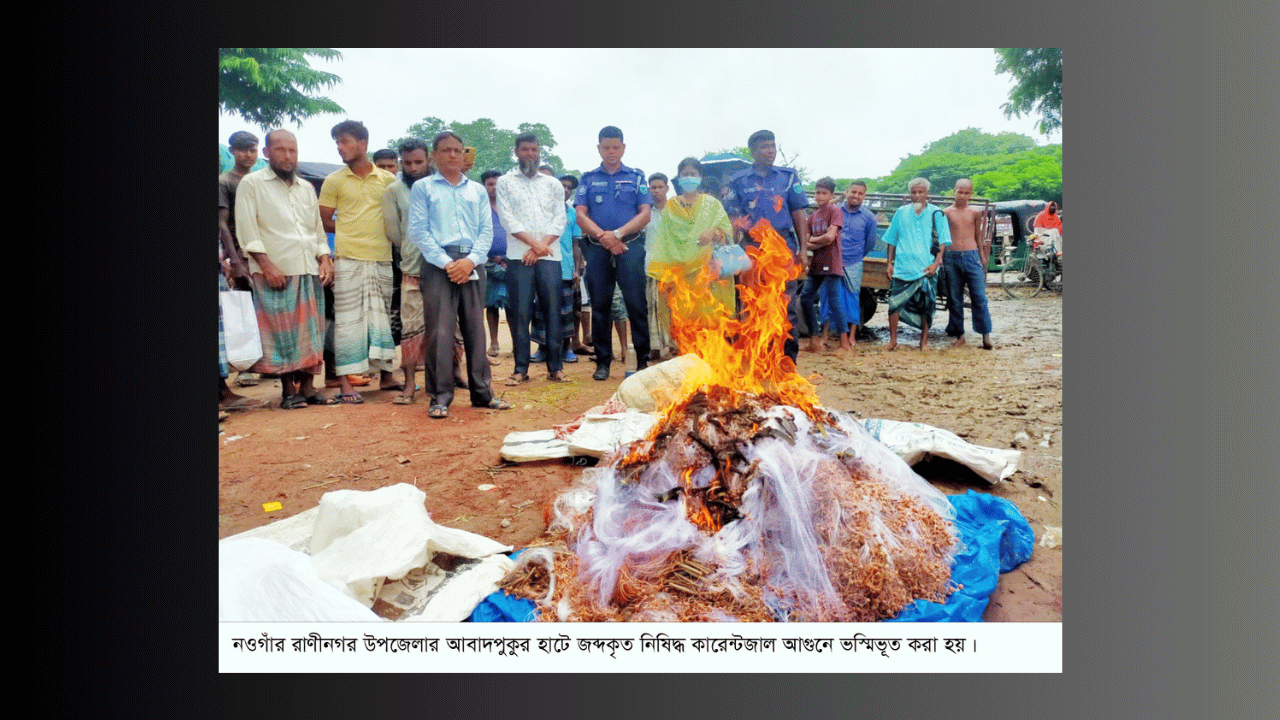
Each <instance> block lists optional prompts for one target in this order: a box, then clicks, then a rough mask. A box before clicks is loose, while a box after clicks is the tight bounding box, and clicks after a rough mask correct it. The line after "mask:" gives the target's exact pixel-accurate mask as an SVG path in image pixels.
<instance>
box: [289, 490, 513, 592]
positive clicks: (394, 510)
mask: <svg viewBox="0 0 1280 720" xmlns="http://www.w3.org/2000/svg"><path fill="white" fill-rule="evenodd" d="M426 499H427V496H426V493H424V492H422V491H421V490H419V489H417V488H415V487H413V486H412V485H407V484H404V483H400V484H398V485H392V486H389V487H385V488H380V489H378V490H373V491H371V492H361V491H357V490H337V491H334V492H330V493H325V495H324V496H323V497H322V498H320V509H319V512H318V513H317V515H316V524H315V528H314V530H313V532H312V536H311V546H310V547H311V559H312V561H313V562H314V563H315V565H316V571H317V574H318V575H319V576H320V577H321V578H323V579H325V580H327V581H329V582H330V583H331V584H333V585H334V586H335V587H338V588H340V589H345V590H346V591H347V592H349V593H351V596H352V597H354V598H355V599H356V600H359V601H360V602H361V603H362V604H363V605H365V606H366V607H372V606H373V602H374V600H375V599H376V598H377V596H378V591H379V590H380V589H381V587H382V583H383V582H384V581H386V580H387V579H388V578H390V579H393V580H394V579H398V578H402V577H404V576H405V575H406V574H407V573H408V572H409V571H410V570H413V569H414V568H418V567H422V566H424V565H426V564H427V562H428V561H429V560H430V559H431V555H432V553H435V552H444V553H448V554H450V555H457V556H460V557H468V558H480V557H487V556H489V555H493V554H495V553H502V552H507V551H510V550H511V546H510V545H503V544H502V543H499V542H497V541H496V540H491V539H489V538H487V537H484V536H483V535H477V534H475V533H470V532H466V531H465V530H458V529H455V528H446V527H442V526H440V525H437V524H436V523H435V522H433V521H432V520H431V516H430V515H429V514H428V513H427V509H426V507H425V505H424V503H425V502H426Z"/></svg>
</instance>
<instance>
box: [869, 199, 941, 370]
mask: <svg viewBox="0 0 1280 720" xmlns="http://www.w3.org/2000/svg"><path fill="white" fill-rule="evenodd" d="M907 190H908V192H909V193H910V195H911V203H910V204H908V205H903V206H902V207H900V208H898V211H897V212H895V213H894V214H893V220H892V221H891V222H890V223H889V229H888V230H886V231H885V234H884V242H885V244H886V245H888V246H889V248H888V251H889V264H888V265H887V266H886V267H885V272H886V273H887V274H888V276H889V348H888V349H889V350H893V349H895V348H897V347H898V318H899V317H901V318H902V319H904V320H906V321H907V322H908V323H909V324H911V325H914V326H916V327H918V328H920V349H921V350H924V348H925V345H926V343H927V342H928V340H929V326H930V325H932V324H933V310H934V307H935V306H936V304H937V296H936V294H935V291H934V287H933V283H934V275H936V274H937V272H938V267H939V266H940V265H941V264H942V253H941V252H939V253H938V255H937V257H935V256H934V255H933V253H932V251H931V247H932V245H933V238H934V237H937V239H938V245H939V246H940V247H945V246H947V245H950V244H951V229H950V227H949V226H948V224H947V216H946V215H945V214H943V212H942V208H940V207H938V206H936V205H932V204H930V203H929V181H928V180H926V179H924V178H922V177H918V178H916V179H914V180H912V181H911V182H909V183H907Z"/></svg>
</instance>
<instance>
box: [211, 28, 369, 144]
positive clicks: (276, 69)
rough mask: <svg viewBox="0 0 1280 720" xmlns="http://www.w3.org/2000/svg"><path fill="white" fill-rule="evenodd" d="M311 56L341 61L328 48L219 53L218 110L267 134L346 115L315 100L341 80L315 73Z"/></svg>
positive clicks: (222, 50) (333, 104) (226, 50)
mask: <svg viewBox="0 0 1280 720" xmlns="http://www.w3.org/2000/svg"><path fill="white" fill-rule="evenodd" d="M309 56H314V57H319V58H324V59H326V60H328V59H341V58H342V53H340V52H338V51H337V50H330V49H328V48H218V109H219V110H220V111H223V112H228V113H235V114H237V115H239V116H240V117H242V118H244V119H245V120H246V121H248V122H251V123H254V124H256V125H258V126H259V127H261V128H262V129H263V130H264V131H266V130H271V129H274V128H277V127H280V124H281V123H282V122H283V121H284V119H285V118H286V117H287V118H288V119H289V120H290V121H291V122H292V123H293V124H295V125H300V124H301V123H302V121H303V120H304V119H306V118H309V117H311V116H313V115H320V114H323V113H341V112H344V110H343V109H342V106H341V105H338V104H337V103H336V102H334V101H332V100H330V99H329V98H327V97H318V96H316V95H314V93H315V92H316V91H317V90H320V89H321V88H328V87H333V86H334V85H336V84H338V83H339V82H342V78H340V77H338V76H337V75H334V74H333V73H329V72H324V71H321V70H315V69H313V68H312V67H311V66H310V65H309V64H308V63H307V58H308V57H309Z"/></svg>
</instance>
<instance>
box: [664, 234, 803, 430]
mask: <svg viewBox="0 0 1280 720" xmlns="http://www.w3.org/2000/svg"><path fill="white" fill-rule="evenodd" d="M750 233H751V237H753V238H754V239H755V240H756V242H758V243H759V246H758V247H756V246H754V245H748V246H747V247H746V252H747V255H748V256H749V257H750V258H751V260H752V267H751V269H750V270H748V271H746V273H745V274H744V276H743V278H742V283H741V284H739V285H738V295H739V297H740V299H741V301H742V318H741V319H738V318H735V317H733V316H732V315H731V314H730V312H729V310H728V309H727V308H725V307H724V306H723V305H722V304H720V302H719V301H717V300H716V298H715V296H714V295H713V294H712V291H711V288H712V284H713V283H716V282H719V281H720V280H719V278H718V275H717V274H714V273H713V269H714V268H712V267H711V266H710V264H709V263H706V262H703V263H701V268H700V269H699V270H698V272H697V274H696V275H695V276H694V277H693V278H692V281H690V279H689V276H688V275H686V274H685V270H684V268H682V267H679V266H668V267H665V268H662V271H663V274H662V278H661V279H660V280H659V282H660V283H662V287H663V289H664V291H665V293H666V295H667V297H668V299H669V303H670V307H671V336H672V338H674V339H675V341H676V344H677V345H678V346H679V348H680V352H681V353H693V354H695V355H697V356H698V357H700V358H702V359H703V360H704V361H706V363H707V366H708V368H709V369H707V370H705V371H703V372H691V373H689V375H687V376H686V377H685V382H684V385H683V386H682V387H681V388H680V390H679V392H678V393H677V395H676V397H675V398H673V399H672V403H671V407H670V409H669V413H668V418H669V417H670V413H671V412H674V411H676V409H677V406H678V405H680V404H681V401H682V400H684V399H686V398H688V397H689V396H690V395H692V394H693V393H694V392H696V391H697V390H699V389H700V388H706V387H711V386H717V385H718V386H721V387H725V388H729V389H730V390H733V391H734V392H736V393H751V394H753V395H768V396H771V397H773V398H774V399H775V400H776V402H777V403H779V404H783V405H791V406H793V407H798V408H800V409H801V410H804V412H805V414H807V415H809V416H810V417H811V418H815V419H816V413H817V412H818V411H817V405H818V395H817V392H816V390H815V389H814V386H813V384H812V383H810V382H809V381H808V380H806V379H805V378H803V377H801V376H800V375H798V374H796V366H795V363H794V362H793V361H792V360H791V358H789V357H787V356H786V355H785V354H784V353H783V344H784V343H785V342H786V341H787V339H788V337H789V333H790V331H791V323H790V322H788V321H787V302H786V283H787V282H788V281H790V280H795V279H796V278H797V277H799V276H800V266H799V265H798V264H796V262H795V258H794V257H793V256H792V254H791V250H790V249H789V248H788V247H787V244H786V241H785V240H783V239H782V236H781V235H779V234H778V233H777V231H775V230H774V229H773V226H771V225H770V224H769V222H768V221H767V220H764V219H761V220H760V221H759V222H757V223H756V225H755V227H753V228H751V230H750ZM701 257H702V258H706V257H707V255H706V254H705V253H704V255H703V256H701ZM663 424H664V423H659V424H658V426H659V427H661V426H662V425H663Z"/></svg>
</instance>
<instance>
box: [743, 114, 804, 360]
mask: <svg viewBox="0 0 1280 720" xmlns="http://www.w3.org/2000/svg"><path fill="white" fill-rule="evenodd" d="M747 149H748V150H750V151H751V157H752V159H753V160H754V163H753V165H752V167H750V168H747V169H746V170H741V171H739V172H737V173H734V174H733V175H732V176H731V177H730V178H729V197H728V198H727V199H726V200H725V209H726V210H727V211H728V213H729V217H730V218H732V219H733V220H735V221H737V222H735V224H734V225H735V227H738V234H739V242H740V243H742V244H744V245H755V244H757V243H756V241H755V239H753V238H752V237H751V236H750V235H748V234H747V233H746V232H745V231H743V230H742V228H741V222H740V218H743V217H745V218H746V219H747V225H746V227H747V228H750V227H752V226H754V225H755V224H756V222H758V221H759V220H760V218H764V219H766V220H768V221H769V224H770V225H772V226H773V229H774V230H776V231H777V232H778V234H779V235H781V236H782V237H783V239H785V240H786V241H787V247H788V248H790V249H791V256H792V261H793V262H798V261H799V257H800V248H802V247H804V246H805V245H806V244H807V243H808V242H809V218H808V216H806V215H805V212H804V211H805V208H807V207H809V197H808V196H807V195H805V194H804V189H803V188H801V186H800V178H799V176H797V175H796V171H795V170H792V169H791V168H785V167H777V166H775V165H774V164H773V161H774V158H776V157H777V155H778V146H777V143H776V142H775V141H774V137H773V133H772V132H770V131H768V130H757V131H756V132H754V133H752V134H751V137H750V138H748V139H747ZM779 199H781V200H782V201H781V202H779ZM798 285H799V283H797V282H796V281H794V280H789V281H787V285H786V293H787V321H788V322H790V323H791V336H790V337H789V338H788V339H787V341H786V343H785V344H784V346H783V352H785V353H786V354H787V357H789V358H791V361H792V362H793V363H794V362H795V360H796V356H797V355H798V354H799V352H800V340H799V337H800V335H799V330H798V329H797V328H796V321H797V319H798V318H797V315H798V311H799V307H800V306H799V303H798V301H797V294H798V293H797V286H798Z"/></svg>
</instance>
